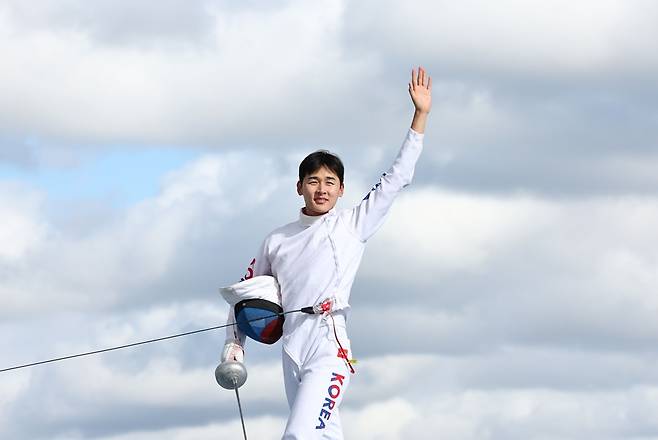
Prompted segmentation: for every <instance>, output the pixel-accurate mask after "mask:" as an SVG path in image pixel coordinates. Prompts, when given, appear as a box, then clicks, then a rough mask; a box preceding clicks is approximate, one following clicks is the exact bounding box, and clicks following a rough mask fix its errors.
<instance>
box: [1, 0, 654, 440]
mask: <svg viewBox="0 0 658 440" xmlns="http://www.w3.org/2000/svg"><path fill="white" fill-rule="evenodd" d="M656 22H658V4H656V3H655V2H653V1H649V0H582V1H578V2H573V1H566V0H555V1H551V2H547V1H535V0H530V1H521V0H499V1H496V2H490V1H483V0H464V1H461V2H448V1H437V0H432V1H430V0H417V1H415V2H399V1H392V0H378V1H373V0H361V1H348V0H318V1H314V2H308V1H301V0H276V1H269V2H258V1H251V0H248V1H241V2H231V1H221V0H217V1H212V0H185V1H183V0H159V1H153V0H140V1H130V2H127V1H109V0H95V1H93V2H89V1H85V0H59V1H55V0H43V1H41V2H24V1H19V0H0V57H1V59H2V68H1V69H0V96H1V97H2V99H0V219H2V223H1V224H2V228H0V369H2V368H7V367H11V366H14V365H19V364H23V363H29V362H34V361H39V360H43V359H48V358H51V357H58V356H66V355H69V354H74V353H78V352H83V351H88V350H94V349H99V348H105V347H110V346H114V345H121V344H127V343H131V342H136V341H139V340H144V339H149V338H156V337H161V336H166V335H170V334H174V333H178V332H184V331H189V330H196V329H201V328H205V327H211V326H215V325H219V324H222V323H224V322H225V320H226V315H227V312H228V306H227V305H226V304H225V303H224V302H223V300H222V298H221V296H220V295H219V293H218V288H219V287H220V286H225V285H228V284H232V283H233V282H235V281H237V280H239V279H240V278H241V277H242V275H243V274H244V272H245V268H246V266H247V265H248V264H249V262H250V261H251V258H252V257H253V255H254V254H255V252H256V251H257V249H258V246H259V245H260V243H261V241H262V239H263V238H264V236H265V235H266V234H267V233H268V232H269V231H271V230H273V229H274V228H276V227H278V226H280V225H282V224H285V223H288V222H290V221H294V220H295V219H296V218H297V215H298V210H299V208H300V207H301V206H302V200H301V198H300V197H299V196H298V195H297V194H296V192H295V182H296V172H297V166H298V164H299V162H300V160H301V159H302V158H303V157H304V156H305V155H306V154H308V153H309V152H311V151H314V150H316V149H318V148H328V149H330V150H332V151H334V152H336V153H338V154H339V155H340V156H341V157H342V158H343V161H344V162H345V164H346V175H345V186H346V194H345V196H344V197H343V198H342V199H341V201H340V202H339V208H349V207H351V206H353V205H354V204H355V203H358V201H359V200H360V199H361V198H362V197H363V195H364V194H365V193H366V192H367V191H368V190H369V189H370V187H371V186H372V185H373V184H374V183H376V181H377V179H378V178H379V175H380V174H381V173H382V172H383V171H386V170H387V169H388V167H389V166H390V164H391V162H392V160H393V159H394V157H395V155H396V153H397V151H398V148H399V146H400V145H401V143H402V140H403V139H404V136H405V134H406V131H407V129H408V127H409V124H410V122H411V117H412V113H413V106H412V104H411V101H410V99H409V96H408V92H407V82H408V81H409V77H410V72H411V69H412V68H413V67H414V66H418V65H422V66H424V67H425V68H426V69H427V70H428V71H429V72H430V74H431V75H432V78H433V108H432V112H431V114H430V119H429V125H428V127H427V131H426V134H425V142H424V143H425V145H424V151H423V154H422V156H421V158H420V161H419V163H418V165H417V167H416V174H415V178H414V183H413V184H412V185H411V186H409V187H408V188H406V189H405V190H404V191H403V193H402V194H401V195H400V196H399V198H398V199H397V201H396V203H395V205H394V207H393V209H392V211H391V213H390V216H389V218H388V219H387V221H386V223H385V225H384V226H383V227H382V229H381V230H380V231H379V232H378V233H377V234H376V235H375V236H374V237H373V238H372V239H371V240H370V241H369V243H368V246H367V248H366V253H365V256H364V260H363V263H362V266H361V269H360V271H359V274H358V276H357V279H356V281H355V284H354V287H353V290H352V297H351V305H352V313H351V317H350V321H349V324H348V328H349V334H350V340H351V344H352V348H353V350H354V355H355V357H356V358H357V359H358V364H357V365H356V370H357V373H356V375H355V376H354V377H353V378H352V381H351V384H350V388H349V390H348V393H347V395H346V397H345V400H344V401H343V404H342V407H341V418H342V420H343V426H344V431H345V436H346V438H352V439H356V438H358V439H363V440H369V439H377V440H396V439H403V438H414V439H419V440H424V439H427V440H429V439H436V438H448V439H454V440H475V439H478V440H482V439H487V440H508V439H515V438H524V439H528V440H548V439H551V440H582V439H594V438H596V439H615V440H621V439H633V440H648V439H658V373H657V372H658V368H657V367H658V348H657V347H658V320H657V319H656V315H657V313H658V295H656V292H658V229H656V224H658V172H656V171H657V170H658V131H657V130H656V126H658V104H657V102H658V79H657V78H658V44H657V43H656V42H657V41H658V27H656V26H655V23H656ZM223 341H224V333H223V332H222V331H215V332H207V333H202V334H198V335H194V336H187V337H184V338H179V339H175V340H171V341H166V342H160V343H155V344H150V345H146V346H141V347H136V348H131V349H126V350H121V351H116V352H112V353H106V354H102V355H97V356H91V357H86V358H79V359H74V360H67V361H62V362H59V363H52V364H48V365H42V366H37V367H33V368H30V369H22V370H15V371H11V372H5V373H0V438H11V439H14V440H26V439H30V440H32V439H43V440H45V439H48V440H52V439H55V440H69V439H70V440H78V439H93V440H152V439H153V440H154V439H158V440H180V439H195V440H197V439H198V440H205V439H217V438H236V439H237V438H241V435H242V434H241V426H240V421H239V417H238V411H237V404H236V402H235V396H234V394H233V393H231V392H229V391H226V390H223V389H221V388H219V386H218V385H217V384H216V383H215V379H214V369H215V367H216V365H217V363H218V361H219V356H220V351H221V348H222V345H223ZM280 351H281V347H280V345H279V344H276V345H274V346H264V345H258V344H256V343H251V344H248V346H247V348H246V366H247V369H248V372H249V378H248V380H247V383H246V384H245V385H244V386H243V388H241V399H242V404H243V409H244V412H245V416H246V420H245V422H246V427H247V432H248V434H249V437H250V438H258V439H263V440H269V439H278V438H280V436H281V433H282V432H283V428H284V426H285V421H286V417H287V411H288V409H287V404H286V400H285V395H284V390H283V381H282V376H281V366H280V356H281V353H280Z"/></svg>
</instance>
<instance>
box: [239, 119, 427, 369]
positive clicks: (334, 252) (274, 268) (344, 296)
mask: <svg viewBox="0 0 658 440" xmlns="http://www.w3.org/2000/svg"><path fill="white" fill-rule="evenodd" d="M422 147H423V134H420V133H417V132H415V131H414V130H412V129H409V132H408V133H407V136H406V138H405V140H404V142H403V144H402V147H401V148H400V152H399V153H398V156H397V158H396V159H395V161H394V162H393V165H392V166H391V168H390V169H389V170H388V171H387V172H386V173H384V174H383V175H382V177H381V178H380V180H379V183H377V184H376V185H375V186H374V187H373V188H372V189H371V190H370V192H369V193H368V194H367V195H366V196H365V198H364V199H363V200H362V201H361V202H360V203H359V204H358V205H357V206H355V207H354V208H352V209H345V210H340V211H338V210H336V209H335V208H334V209H332V210H330V211H329V212H327V213H326V214H324V215H321V216H314V217H311V216H307V215H305V214H304V213H303V212H302V211H300V214H299V219H298V220H297V221H295V222H292V223H289V224H287V225H285V226H282V227H280V228H278V229H275V230H274V231H273V232H271V233H270V234H269V235H268V236H267V237H266V238H265V240H264V242H263V244H262V245H261V247H260V250H259V252H258V254H257V256H256V258H255V259H254V260H253V261H252V264H251V265H250V267H249V269H248V273H247V275H246V278H251V277H252V276H257V275H272V276H274V277H275V278H276V279H277V280H278V282H279V285H280V289H281V301H282V306H283V310H284V311H288V310H296V309H300V308H302V307H307V306H312V305H314V304H316V303H318V302H320V301H321V300H323V299H326V298H330V297H332V298H334V300H335V303H334V305H333V310H334V311H336V310H343V311H344V312H345V313H343V315H344V316H346V315H347V312H348V311H349V307H350V305H349V299H350V291H351V288H352V283H353V282H354V277H355V276H356V272H357V269H358V268H359V265H360V263H361V258H362V256H363V251H364V249H365V243H366V241H367V240H368V239H369V238H370V237H371V236H372V235H373V234H374V233H375V232H376V231H377V230H378V229H379V227H380V226H381V225H382V224H383V222H384V220H385V218H386V215H387V213H388V211H389V209H390V207H391V205H392V203H393V200H394V199H395V197H396V196H397V194H398V193H399V192H400V190H402V188H404V187H406V186H407V185H409V184H410V183H411V180H412V178H413V175H414V168H415V165H416V161H417V160H418V157H419V156H420V153H421V151H422ZM339 315H340V314H339ZM309 318H312V316H311V315H306V314H302V313H292V314H289V315H286V320H285V324H284V327H283V348H284V350H286V352H287V353H288V355H290V356H291V358H292V359H293V360H295V361H296V362H297V363H298V364H299V359H300V356H301V354H300V353H299V351H300V350H301V346H302V345H303V344H304V343H305V339H306V337H307V335H308V331H310V328H311V326H312V325H313V324H312V323H311V322H306V321H310V319H309ZM228 320H229V322H234V318H233V311H231V313H230V316H229V318H228ZM307 330H308V331H307ZM228 341H233V342H238V343H240V345H242V346H244V335H242V334H241V332H240V331H239V330H238V329H237V327H236V326H233V327H229V328H228V329H227V342H228Z"/></svg>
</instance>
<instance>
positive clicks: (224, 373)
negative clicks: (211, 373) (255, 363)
mask: <svg viewBox="0 0 658 440" xmlns="http://www.w3.org/2000/svg"><path fill="white" fill-rule="evenodd" d="M215 380H217V383H218V384H219V386H221V387H222V388H226V389H227V390H233V389H238V388H240V387H241V386H242V385H244V383H245V382H246V381H247V369H246V368H245V366H244V364H243V363H242V362H236V361H226V362H222V363H221V364H219V365H218V366H217V368H216V369H215Z"/></svg>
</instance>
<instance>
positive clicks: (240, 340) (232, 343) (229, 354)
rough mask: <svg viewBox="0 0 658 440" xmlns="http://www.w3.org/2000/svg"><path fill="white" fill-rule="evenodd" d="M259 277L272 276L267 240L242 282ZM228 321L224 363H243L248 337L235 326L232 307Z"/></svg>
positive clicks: (223, 355)
mask: <svg viewBox="0 0 658 440" xmlns="http://www.w3.org/2000/svg"><path fill="white" fill-rule="evenodd" d="M259 275H272V268H271V267H270V262H269V259H268V257H267V240H265V241H264V242H263V244H261V246H260V249H259V250H258V253H257V255H256V257H255V258H254V259H252V260H251V263H250V264H249V266H248V267H247V271H246V272H245V274H244V276H243V277H242V278H241V279H240V281H246V280H248V279H251V278H253V277H255V276H259ZM226 321H227V322H226V323H227V324H231V325H229V326H228V327H226V340H225V342H224V350H223V352H222V362H224V361H225V360H236V361H238V362H243V360H244V346H245V342H246V336H245V334H244V333H242V332H241V331H240V329H239V328H238V326H237V325H235V313H234V310H233V307H230V309H229V313H228V319H227V320H226Z"/></svg>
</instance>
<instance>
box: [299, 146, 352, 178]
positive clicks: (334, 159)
mask: <svg viewBox="0 0 658 440" xmlns="http://www.w3.org/2000/svg"><path fill="white" fill-rule="evenodd" d="M322 167H327V168H328V169H329V170H331V171H332V172H334V173H335V174H336V175H337V176H338V180H339V181H340V184H341V185H342V184H343V177H344V175H345V167H344V166H343V162H342V161H341V160H340V157H338V156H336V155H335V154H333V153H331V152H329V151H327V150H318V151H314V152H313V153H311V154H309V155H308V156H306V157H305V158H304V160H303V161H302V163H300V164H299V181H300V182H303V181H304V177H306V176H308V175H309V174H313V173H314V172H316V171H317V170H319V169H320V168H322Z"/></svg>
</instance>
